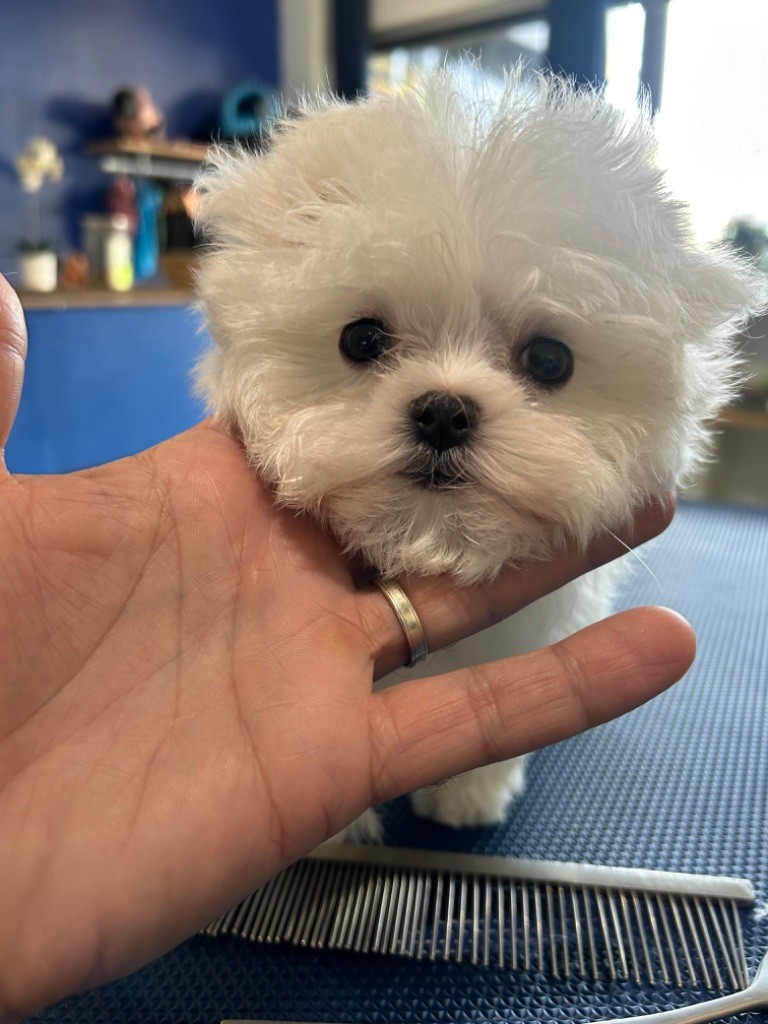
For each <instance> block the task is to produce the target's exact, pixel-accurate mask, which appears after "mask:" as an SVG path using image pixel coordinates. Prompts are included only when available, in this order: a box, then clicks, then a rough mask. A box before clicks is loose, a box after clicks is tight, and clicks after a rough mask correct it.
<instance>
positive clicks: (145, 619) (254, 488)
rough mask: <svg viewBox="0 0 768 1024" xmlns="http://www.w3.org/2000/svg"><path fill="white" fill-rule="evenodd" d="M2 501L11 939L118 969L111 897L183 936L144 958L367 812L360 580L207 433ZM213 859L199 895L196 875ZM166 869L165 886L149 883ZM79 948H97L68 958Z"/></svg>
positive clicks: (13, 489)
mask: <svg viewBox="0 0 768 1024" xmlns="http://www.w3.org/2000/svg"><path fill="white" fill-rule="evenodd" d="M0 493H1V497H0V530H1V531H2V536H3V537H4V544H3V551H2V554H1V555H0V608H2V612H3V616H2V617H3V625H2V627H0V629H2V632H0V661H2V663H3V664H4V666H5V669H4V674H3V678H2V682H1V683H0V685H1V686H2V691H1V699H2V704H3V733H2V735H0V740H1V745H0V756H1V758H2V760H1V762H0V792H2V794H3V796H2V803H0V809H1V810H2V813H3V814H9V815H10V816H11V817H12V818H13V817H18V818H21V819H23V818H24V817H25V815H27V814H28V811H29V807H30V802H31V801H32V800H33V799H34V800H35V801H36V802H37V804H38V813H36V814H35V815H34V816H31V817H30V818H29V819H28V821H29V824H28V828H26V829H25V830H24V831H23V832H22V842H21V843H19V842H18V840H17V841H16V843H15V844H14V849H13V850H8V851H6V857H10V863H6V864H5V865H4V871H5V872H8V871H10V873H11V876H13V875H14V873H15V871H14V868H15V867H16V869H17V873H18V874H19V875H20V876H21V877H23V879H24V884H23V885H21V886H19V887H18V888H17V889H16V890H15V892H14V893H13V894H12V899H13V900H14V901H16V902H17V904H18V905H17V907H16V908H15V910H16V913H17V914H18V919H19V920H23V921H25V922H26V927H25V928H24V929H22V931H21V932H20V933H17V934H16V935H15V936H13V937H12V941H13V942H14V945H15V946H16V949H17V954H19V955H21V956H23V955H24V954H27V955H29V956H30V957H36V956H39V954H40V940H41V936H43V935H45V934H46V932H47V931H48V930H49V928H51V927H54V922H58V924H56V925H55V926H56V927H61V922H62V921H67V922H68V932H69V942H68V943H66V944H65V946H64V948H62V947H61V945H60V944H58V943H57V944H56V945H57V948H58V953H59V955H61V957H62V958H63V959H64V960H65V961H67V963H65V964H63V965H62V969H65V968H66V967H67V965H68V963H69V962H70V961H71V960H72V958H75V959H78V958H80V959H81V960H82V962H83V963H92V964H99V965H100V971H101V970H102V969H103V968H104V967H105V962H106V965H109V964H110V963H111V962H114V963H116V964H117V963H120V964H121V967H122V965H123V964H124V962H125V953H124V951H123V950H121V949H119V948H114V947H116V946H118V947H119V943H120V940H121V936H120V935H119V934H118V935H110V936H109V938H105V936H106V935H107V928H106V921H107V920H109V919H110V918H111V917H112V916H113V915H114V914H115V912H116V910H117V904H119V903H120V902H121V901H123V900H124V895H123V894H124V893H126V892H140V893H141V894H142V898H141V899H140V900H137V901H135V902H134V903H133V907H132V911H131V913H132V914H134V915H135V916H136V920H137V923H138V921H139V920H140V919H142V918H143V919H144V920H145V921H146V917H147V915H148V914H149V915H151V914H152V913H153V908H154V907H157V906H158V905H162V906H163V907H164V915H165V917H166V919H170V920H173V919H174V918H175V922H176V928H175V933H174V929H171V931H170V934H169V929H168V927H167V926H164V927H163V928H162V930H161V934H160V935H158V936H157V943H158V946H157V950H154V949H152V948H149V949H147V950H146V955H147V956H151V955H152V954H153V953H154V952H155V951H157V952H159V951H160V950H161V949H164V948H167V946H168V944H169V943H170V942H171V941H173V939H175V938H181V937H182V936H184V935H185V934H188V933H189V931H190V930H191V929H192V928H194V927H195V926H199V924H200V923H201V922H202V921H204V920H205V919H206V917H208V918H212V917H213V916H214V915H215V913H216V912H218V911H219V910H221V908H222V906H223V905H225V904H226V902H227V901H228V900H229V901H231V902H235V901H236V900H237V898H238V897H240V896H242V895H243V888H244V883H243V879H244V878H245V877H248V876H249V875H250V881H251V882H252V881H253V880H254V878H253V871H250V872H249V871H248V864H247V862H248V861H252V863H253V864H257V865H258V867H257V869H256V870H257V871H258V872H259V874H260V875H261V878H262V879H263V878H264V877H266V876H267V875H268V874H269V873H270V872H271V871H274V870H277V869H278V868H279V867H280V866H281V865H282V864H284V863H285V862H286V860H287V859H292V858H293V857H295V856H297V855H298V854H300V853H301V852H303V851H304V850H306V849H307V848H308V847H310V846H311V845H312V844H313V843H314V842H318V841H320V840H321V839H323V838H324V837H325V836H326V835H327V834H329V833H330V832H332V831H334V830H335V829H337V828H339V827H341V826H342V825H343V824H344V823H345V822H346V821H348V820H349V819H350V818H351V817H353V816H354V814H355V813H357V812H358V811H360V810H362V809H363V807H365V806H367V804H368V802H369V801H370V799H371V798H372V795H373V792H372V789H373V783H372V773H371V766H370V748H369V744H368V737H369V714H368V712H369V708H368V703H369V698H370V680H371V665H372V662H371V659H370V658H369V657H368V656H367V654H366V645H365V643H361V642H360V633H361V630H362V625H361V620H360V618H359V616H356V613H355V597H354V592H353V588H352V584H351V580H350V577H349V574H348V571H347V570H346V569H345V567H344V564H343V562H342V560H341V559H340V557H339V555H338V553H337V551H336V550H335V549H334V548H333V546H332V544H331V542H330V541H329V540H328V539H327V538H325V537H324V536H323V535H322V534H321V533H320V531H319V530H318V529H317V528H316V527H314V526H313V525H312V524H311V523H309V522H308V521H303V520H301V519H297V518H295V517H293V516H291V515H290V514H287V513H281V512H278V511H275V510H274V509H273V507H272V506H271V503H270V498H269V495H268V493H267V492H266V491H265V489H264V488H263V487H262V486H261V485H260V484H259V483H258V482H257V481H256V480H255V478H254V476H253V475H252V473H251V472H250V471H249V470H248V468H247V466H246V464H245V462H244V460H243V457H242V452H241V450H240V449H239V447H238V445H237V444H236V443H235V442H234V441H232V440H231V439H230V438H228V437H226V436H225V435H224V434H222V433H220V432H219V431H217V430H215V429H214V428H212V427H208V426H203V427H200V428H197V429H196V430H193V431H191V432H189V433H188V434H186V435H182V437H180V438H178V439H176V440H175V441H173V442H169V443H167V444H166V445H163V446H160V447H159V448H157V449H154V450H153V451H152V452H150V453H147V454H145V455H143V456H139V457H137V458H135V459H132V460H126V461H125V462H123V463H122V464H115V465H114V466H109V467H105V468H103V469H100V470H95V471H90V472H88V473H85V474H77V475H76V476H75V477H69V478H66V479H63V478H55V477H54V478H50V479H48V480H46V479H35V480H32V479H29V480H23V479H21V480H19V481H14V480H12V479H10V478H6V479H5V480H3V483H2V488H1V490H0ZM137 497H139V500H138V501H137ZM310 584H311V585H310ZM265 592H269V596H270V600H269V601H265V600H263V599H262V598H263V596H264V595H265ZM19 595H21V601H20V600H19ZM256 609H258V610H259V611H258V613H257V612H256ZM265 609H268V612H267V614H268V615H269V621H266V622H265V621H259V622H254V614H264V610H265ZM266 638H269V641H268V642H267V639H266ZM283 640H284V641H285V643H286V645H288V646H290V652H291V653H290V657H285V658H284V657H283V651H282V650H281V647H282V641H283ZM30 652H34V653H33V655H32V658H31V659H30ZM297 652H298V654H297ZM265 664H268V665H269V667H270V669H271V671H270V672H269V673H264V671H263V669H264V666H265ZM9 665H10V671H9V670H8V666H9ZM257 669H261V671H257ZM366 679H367V680H368V685H367V686H366V685H365V680H366ZM266 680H268V682H267V681H266ZM256 687H258V688H259V692H258V693H255V692H254V688H256ZM310 762H311V763H312V764H313V765H314V770H313V771H310V772H308V771H307V765H308V763H310ZM276 783H277V784H276ZM41 800H42V801H43V802H44V813H43V814H40V813H39V810H40V808H39V802H40V801H41ZM336 800H337V802H335V801H336ZM288 804H290V808H289V807H288ZM293 822H300V825H297V826H296V828H295V829H294V827H293ZM236 850H240V851H242V854H241V855H242V856H244V857H245V862H244V863H236V862H235V863H233V862H232V861H233V857H232V852H233V851H236ZM222 861H223V862H229V864H230V870H229V871H227V872H225V874H224V877H223V878H221V879H220V880H219V882H218V884H217V885H214V886H213V892H212V891H211V888H212V887H211V879H210V877H206V878H199V876H201V875H203V874H205V873H207V874H208V875H209V876H212V875H213V874H214V873H215V872H217V871H220V870H221V864H222ZM158 862H163V863H168V864H174V865H175V866H176V867H175V870H174V872H173V874H169V875H167V876H166V877H161V878H156V877H155V875H154V874H153V870H152V869H153V865H156V864H157V863H158ZM83 864H88V865H89V868H88V870H87V871H85V872H84V871H83V868H82V865H83ZM21 865H23V866H24V868H25V871H24V872H23V874H22V873H21V872H20V871H18V868H20V866H21ZM67 865H69V866H73V865H77V870H73V871H72V875H71V877H70V880H69V884H68V885H67V886H66V887H65V890H64V893H63V894H62V892H61V888H60V883H61V878H60V876H59V873H60V872H61V871H62V870H67ZM198 879H199V881H200V885H199V886H197V885H196V881H198ZM81 886H87V887H88V893H89V897H88V900H86V899H85V894H84V893H83V892H82V891H81ZM245 887H246V888H247V885H246V886H245ZM94 889H96V890H97V892H98V899H97V900H96V901H95V903H94V900H93V894H94ZM62 899H63V900H64V901H65V902H66V907H63V906H61V901H62ZM89 902H91V903H94V911H93V912H94V914H95V915H97V916H96V918H95V919H94V920H89V919H88V918H87V915H84V914H83V907H84V906H87V904H88V903H89ZM123 909H125V908H123ZM169 911H172V912H171V913H168V912H169ZM100 915H103V918H104V920H103V921H101V920H99V916H100ZM126 924H127V926H128V927H127V931H128V933H130V931H131V928H130V921H128V922H126ZM78 925H80V927H78ZM80 935H82V941H83V942H84V943H92V942H99V943H100V947H99V949H98V950H96V949H78V941H79V936H80ZM4 952H5V951H0V961H2V959H3V953H4ZM106 970H107V972H109V966H106ZM88 980H89V979H87V978H84V979H82V981H83V983H87V982H88Z"/></svg>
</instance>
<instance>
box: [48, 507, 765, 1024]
mask: <svg viewBox="0 0 768 1024" xmlns="http://www.w3.org/2000/svg"><path fill="white" fill-rule="evenodd" d="M643 557H644V558H645V560H646V561H647V563H648V565H649V567H650V568H651V569H652V570H653V573H654V574H655V576H656V580H654V579H653V578H652V577H651V576H650V575H649V574H648V573H647V572H645V571H644V570H642V569H638V571H637V572H636V573H635V575H634V577H633V579H632V580H631V582H630V583H629V585H628V586H627V587H626V588H625V593H624V595H623V598H622V600H621V605H622V606H624V607H630V606H632V605H638V604H666V605H669V606H670V607H673V608H675V609H677V610H678V611H680V612H681V613H682V614H684V615H685V616H686V617H687V618H688V619H689V620H690V621H691V622H692V624H693V626H694V627H695V629H696V631H697V634H698V636H699V656H698V659H697V662H696V665H695V667H694V669H693V670H692V671H691V672H690V674H689V675H688V676H687V677H686V679H685V680H684V681H683V682H682V683H680V684H679V685H678V686H676V687H675V688H674V689H673V690H671V691H670V692H669V693H667V694H665V695H663V696H662V697H660V698H658V699H657V700H656V701H654V702H653V703H651V704H649V705H648V706H646V707H644V708H641V709H639V710H638V711H636V712H634V713H632V714H631V715H627V716H625V717H624V718H623V719H621V720H620V721H618V722H612V723H610V724H608V725H605V726H601V727H600V728H598V729H595V730H593V731H592V732H590V733H589V734H587V735H585V736H580V737H576V738H575V739H573V740H569V741H567V742H565V743H562V744H559V745H558V746H556V747H552V748H550V749H548V750H546V751H542V752H541V753H539V754H537V755H536V757H535V758H534V760H533V764H532V766H531V771H530V784H529V788H528V790H527V791H526V793H525V795H524V796H523V798H522V799H521V800H520V801H519V802H518V803H517V804H516V805H515V807H514V809H513V811H512V813H511V815H510V818H509V820H508V821H507V822H506V823H505V824H504V825H503V826H501V827H499V828H496V829H471V830H465V831H463V832H460V833H456V832H454V831H452V830H450V829H444V828H441V827H439V826H437V825H430V824H428V823H426V822H423V821H420V820H418V819H415V818H413V817H412V816H411V813H410V810H409V808H408V804H407V801H405V800H399V801H395V802H394V803H393V804H392V805H390V807H389V808H388V809H387V819H386V820H387V832H388V840H389V841H390V842H395V843H399V844H401V845H414V846H424V847H443V848H447V849H454V850H470V851H477V852H481V853H493V854H502V855H512V856H521V857H542V858H552V859H563V860H584V861H590V862H592V863H603V864H620V865H643V866H648V867H656V868H664V869H677V870H685V871H702V872H713V873H724V874H731V875H739V876H744V877H747V878H749V879H751V880H752V882H753V883H754V885H755V887H756V889H757V891H758V898H759V901H760V904H764V903H765V901H766V896H767V895H768V828H767V820H768V512H763V511H760V510H750V509H734V508H727V507H719V506H708V505H698V504H688V505H684V506H683V507H682V508H681V509H680V511H679V513H678V516H677V518H676V520H675V523H674V524H673V526H672V527H671V528H670V530H669V531H668V532H667V533H666V535H665V536H664V537H662V538H660V539H659V540H657V541H655V542H653V543H652V544H651V545H649V546H647V547H646V548H645V550H644V554H643ZM657 581H658V582H657ZM760 904H758V906H760ZM746 942H747V948H748V956H749V962H750V969H751V971H754V969H755V967H756V964H757V961H758V959H759V957H760V955H761V954H762V952H763V951H764V950H765V949H766V948H768V919H766V918H763V919H760V918H759V915H751V916H750V918H749V919H748V920H747V923H746ZM700 994H701V993H697V992H695V991H693V990H691V989H683V990H676V989H662V988H656V989H653V988H649V987H643V986H638V985H635V984H633V983H628V982H612V983H601V984H595V983H593V982H591V981H582V980H571V981H568V982H566V981H557V980H555V979H553V978H551V977H549V976H544V975H539V974H537V973H536V972H531V973H529V974H524V973H522V972H514V973H510V972H503V971H500V970H498V969H495V968H483V967H472V966H471V965H468V964H430V963H426V964H424V963H411V962H409V961H407V960H401V959H397V958H385V957H379V956H369V957H362V956H355V955H351V954H336V953H312V952H308V951H303V950H295V949H283V948H279V947H278V948H271V947H258V946H254V945H251V944H250V943H246V942H242V941H240V940H236V939H219V940H213V939H205V938H196V939H192V940H190V941H189V942H187V943H185V944H184V945H182V946H181V947H179V948H178V949H177V950H175V951H174V952H172V953H170V954H168V955H167V956H165V957H164V958H162V959H161V960H159V961H157V962H156V963H154V964H152V965H150V966H149V967H147V968H145V969H143V970H142V971H139V972H138V973H137V974H135V975H133V976H132V977H130V978H127V979H125V980H123V981H121V982H117V983H115V984H113V985H109V986H106V987H104V988H102V989H99V990H98V991H96V992H92V993H89V994H88V995H86V996H83V997H80V998H77V999H70V1000H66V1001H65V1002H63V1003H61V1004H59V1005H58V1006H57V1007H55V1008H53V1009H51V1010H49V1011H48V1012H47V1013H45V1014H43V1015H41V1016H39V1017H35V1018H30V1019H31V1020H34V1021H36V1022H41V1024H42V1022H46V1024H70V1022H71V1024H75V1022H78V1024H129V1022H130V1024H133V1022H136V1024H181V1022H185V1024H197V1022H200V1024H212V1022H215V1021H218V1020H221V1018H223V1017H264V1018H273V1019H279V1018H282V1019H292V1020H308V1021H310V1020H315V1021H339V1022H347V1021H349V1022H353V1021H356V1022H364V1024H368V1022H370V1024H381V1022H392V1024H395V1022H402V1024H416V1022H419V1024H432V1022H441V1024H442V1022H449V1021H451V1022H453V1021H456V1022H461V1024H463V1022H469V1021H501V1020H524V1021H534V1020H535V1021H570V1020H574V1021H577V1020H585V1021H587V1020H596V1019H599V1018H601V1017H611V1016H625V1015H626V1016H628V1015H631V1014H637V1013H646V1012H647V1013H650V1012H652V1011H653V1010H658V1009H667V1008H669V1007H671V1006H676V1005H683V1004H685V1003H688V1002H692V1001H693V1000H694V998H695V997H697V996H698V995H700ZM740 1020H742V1021H748V1020H752V1021H766V1020H768V1015H766V1014H752V1015H748V1016H744V1017H741V1018H740Z"/></svg>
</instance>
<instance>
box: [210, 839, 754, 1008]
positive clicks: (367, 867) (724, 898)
mask: <svg viewBox="0 0 768 1024" xmlns="http://www.w3.org/2000/svg"><path fill="white" fill-rule="evenodd" d="M754 902H755V893H754V889H753V888H752V885H751V883H750V882H748V881H746V880H744V879H737V878H723V877H715V876H710V875H691V874H680V873H675V872H666V871H649V870H645V869H641V868H615V867H604V866H595V865H586V864H570V863H559V862H556V861H534V860H512V859H507V858H503V857H486V856H479V855H465V854H455V853H443V852H438V851H426V850H411V849H404V848H399V847H387V846H353V845H346V844H343V845H340V846H331V847H321V848H320V849H318V850H316V851H314V852H313V853H312V854H310V855H309V856H308V857H306V858H305V859H304V860H301V861H299V862H298V863H296V864H294V865H292V866H291V867H289V868H288V869H287V870H285V871H283V872H282V873H281V874H279V875H277V876H276V877H275V878H273V879H272V880H271V881H270V882H268V883H267V884H266V885H265V886H263V887H262V888H261V889H259V890H258V891H257V892H255V893H254V894H253V895H252V896H249V897H248V898H247V899H246V900H244V901H243V902H242V903H240V904H239V905H238V906H237V907H234V908H233V909H232V910H231V911H229V913H227V914H225V915H224V916H223V917H221V918H220V919H219V920H218V921H215V922H214V923H213V924H212V925H210V926H209V927H208V928H207V929H205V933H204V934H207V935H211V936H218V935H235V936H239V937H241V938H244V939H250V940H252V941H254V942H265V943H278V942H285V943H290V944H292V945H295V946H305V947H308V948H311V949H333V950H349V951H354V952H360V953H385V954H390V955H400V956H407V957H413V958H415V959H417V960H421V959H423V960H432V961H435V960H441V961H442V960H452V961H456V962H461V961H468V962H470V963H473V964H478V963H481V964H484V965H486V966H491V965H493V966H497V967H500V968H506V969H512V970H514V969H522V970H538V971H545V972H548V973H551V974H553V975H554V976H555V977H558V978H569V977H571V976H574V975H578V976H581V977H592V978H593V979H594V980H595V981H598V980H600V979H611V980H615V979H617V978H623V979H627V980H634V981H635V982H637V983H638V984H640V983H641V982H648V983H650V984H658V983H662V984H667V985H670V984H674V985H678V986H682V985H683V984H687V983H690V984H692V985H695V986H703V987H704V988H707V989H712V990H719V991H735V990H738V989H742V988H744V987H746V986H747V984H748V980H749V976H748V973H747V963H746V957H745V953H744V942H743V938H742V924H741V917H740V914H739V909H738V908H739V906H749V905H752V904H754Z"/></svg>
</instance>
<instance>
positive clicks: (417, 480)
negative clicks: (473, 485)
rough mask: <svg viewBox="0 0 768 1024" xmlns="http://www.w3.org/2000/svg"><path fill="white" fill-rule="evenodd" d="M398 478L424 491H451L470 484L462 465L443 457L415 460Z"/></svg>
mask: <svg viewBox="0 0 768 1024" xmlns="http://www.w3.org/2000/svg"><path fill="white" fill-rule="evenodd" d="M398 476H401V477H402V478H403V479H405V480H407V481H408V482H409V483H410V484H413V486H414V487H418V488H420V489H421V490H424V491H451V490H456V489H457V488H460V487H466V486H467V485H468V484H469V482H470V481H469V477H468V476H467V474H466V472H465V469H464V467H463V466H462V465H460V464H457V461H456V460H455V459H453V458H450V459H446V458H444V457H441V456H435V457H429V458H423V459H419V460H414V462H413V463H412V464H411V465H409V466H408V467H406V469H403V470H401V471H400V473H399V474H398Z"/></svg>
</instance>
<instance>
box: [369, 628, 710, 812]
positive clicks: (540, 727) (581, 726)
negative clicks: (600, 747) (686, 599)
mask: <svg viewBox="0 0 768 1024" xmlns="http://www.w3.org/2000/svg"><path fill="white" fill-rule="evenodd" d="M695 650H696V641H695V637H694V634H693V631H692V630H691V627H690V626H689V625H688V623H687V622H686V621H685V620H684V619H682V618H681V617H680V616H679V615H677V614H676V613H675V612H671V611H668V610H667V609H663V608H636V609H633V610H632V611H628V612H623V613H621V614H620V615H615V616H613V617H611V618H609V619H605V620H603V621H602V622H598V623H595V624H594V625H592V626H588V627H587V628H586V629H583V630H581V631H580V632H578V633H576V634H574V635H573V636H571V637H568V639H566V640H563V641H562V642H561V643H559V644H555V645H554V646H552V647H547V648H544V649H542V650H539V651H535V652H533V653H532V654H526V655H522V656H520V657H517V658H510V659H507V660H504V661H497V662H492V663H490V664H488V665H482V666H478V667H476V668H472V669H464V670H461V671H458V672H451V673H450V674H448V675H443V676H434V677H432V678H429V679H421V680H416V681H414V682H411V683H404V684H402V685H400V686H395V687H393V688H391V689H389V690H385V691H384V692H383V693H378V694H374V695H373V696H372V697H371V702H372V748H373V753H372V758H373V761H372V776H373V780H374V788H375V800H376V801H379V800H385V799H389V798H390V797H393V796H396V795H399V794H401V793H405V792H408V791H410V790H412V789H416V788H418V787H419V786H425V785H429V784H430V783H435V782H438V781H440V780H441V779H444V778H447V777H449V776H451V775H456V774H458V773H460V772H464V771H468V770H469V769H471V768H476V767H478V766H480V765H484V764H489V763H491V762H493V761H503V760H506V759H507V758H510V757H516V756H518V755H519V754H524V753H528V752H529V751H531V750H536V749H538V748H539V747H544V746H548V745H549V744H551V743H556V742H558V741H559V740H563V739H566V738H567V737H569V736H573V735H574V734H575V733H578V732H583V731H584V730H586V729H588V728H591V727H592V726H595V725H599V724H600V723H602V722H606V721H608V720H609V719H612V718H617V717H619V715H622V714H624V713H625V712H627V711H630V710H631V709H632V708H635V707H637V706H638V705H640V704H644V703H645V702H646V701H648V700H650V699H651V698H652V697H654V696H656V695H657V694H658V693H660V692H661V691H663V690H665V689H666V688H667V687H668V686H671V685H672V683H674V682H676V681H677V680H678V679H679V678H680V677H681V676H682V675H683V674H684V673H685V672H686V670H687V669H688V668H689V666H690V664H691V662H692V661H693V658H694V654H695Z"/></svg>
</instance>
